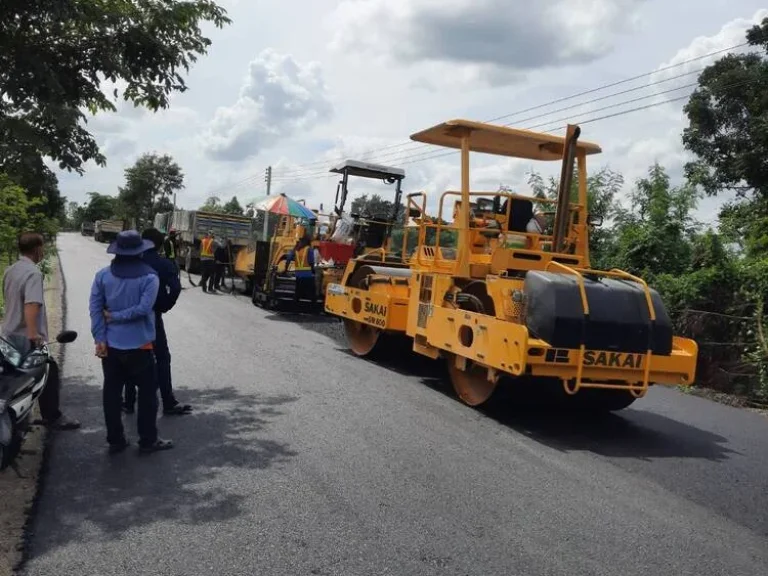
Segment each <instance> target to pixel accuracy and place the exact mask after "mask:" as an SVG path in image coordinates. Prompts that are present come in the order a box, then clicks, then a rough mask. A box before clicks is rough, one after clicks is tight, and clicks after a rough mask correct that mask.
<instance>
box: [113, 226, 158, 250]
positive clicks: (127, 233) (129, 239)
mask: <svg viewBox="0 0 768 576" xmlns="http://www.w3.org/2000/svg"><path fill="white" fill-rule="evenodd" d="M154 249H155V243H154V242H152V241H150V240H144V239H142V237H141V235H140V234H139V233H138V232H136V230H124V231H123V232H120V233H119V234H118V235H117V238H116V239H115V240H114V241H113V242H112V243H111V244H110V245H109V247H108V248H107V254H115V255H117V256H138V255H139V254H143V253H144V252H146V251H147V250H154Z"/></svg>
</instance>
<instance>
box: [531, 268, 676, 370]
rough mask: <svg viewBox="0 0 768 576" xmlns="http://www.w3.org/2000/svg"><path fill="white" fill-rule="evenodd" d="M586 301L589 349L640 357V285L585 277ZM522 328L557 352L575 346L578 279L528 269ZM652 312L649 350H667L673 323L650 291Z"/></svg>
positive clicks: (645, 318)
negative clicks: (653, 322)
mask: <svg viewBox="0 0 768 576" xmlns="http://www.w3.org/2000/svg"><path fill="white" fill-rule="evenodd" d="M584 286H585V289H586V293H587V302H588V303H589V317H588V319H587V322H586V333H585V342H584V343H585V345H586V347H587V349H590V350H611V351H616V352H634V353H644V352H646V351H647V350H648V332H649V327H650V325H649V316H650V315H649V312H648V305H647V303H646V302H647V301H646V299H645V292H644V291H643V288H642V286H640V285H639V284H637V283H636V282H632V281H630V280H627V281H625V280H617V279H613V278H605V277H595V278H589V277H588V276H585V277H584ZM524 289H525V295H526V302H527V304H526V325H527V326H528V330H529V331H530V333H531V334H532V335H533V336H535V337H537V338H541V339H542V340H544V341H546V342H548V343H549V344H550V345H551V346H554V347H556V348H578V347H579V346H580V344H581V335H582V321H583V319H584V315H583V308H582V304H581V295H580V293H579V285H578V280H577V278H576V277H575V276H574V275H572V274H560V273H552V272H539V271H530V272H528V273H527V274H526V275H525V288H524ZM651 299H652V301H653V306H654V309H655V312H656V322H655V325H654V330H653V340H652V350H653V353H654V354H660V355H665V356H666V355H669V354H670V353H671V351H672V322H671V321H670V319H669V315H668V314H667V310H666V307H665V306H664V303H663V302H662V301H661V296H659V293H658V292H656V290H654V289H652V288H651Z"/></svg>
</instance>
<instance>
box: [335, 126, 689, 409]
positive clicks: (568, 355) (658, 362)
mask: <svg viewBox="0 0 768 576" xmlns="http://www.w3.org/2000/svg"><path fill="white" fill-rule="evenodd" d="M579 131H580V130H579V128H578V127H577V126H569V127H568V132H567V134H566V137H565V138H563V137H558V136H553V135H550V134H542V133H535V132H530V131H525V130H518V129H513V128H506V127H502V126H496V125H491V124H484V123H478V122H472V121H467V120H451V121H448V122H444V123H442V124H438V125H436V126H433V127H431V128H429V129H427V130H424V131H421V132H418V133H416V134H413V135H412V136H411V139H412V140H414V141H417V142H424V143H428V144H433V145H437V146H444V147H448V148H455V149H459V150H460V151H461V190H460V191H447V192H445V193H443V194H442V196H441V197H440V201H439V209H438V217H437V218H436V219H431V218H428V217H427V216H426V213H425V208H426V196H425V195H424V194H423V193H417V194H410V195H408V197H407V204H406V219H408V217H409V216H411V217H414V219H415V220H416V222H417V223H418V228H417V230H418V246H417V249H416V252H415V254H414V255H413V257H412V258H410V261H409V262H408V263H406V262H405V261H404V262H403V263H402V264H401V265H399V266H398V265H393V264H391V263H389V262H387V263H386V264H384V263H382V265H376V263H374V262H371V256H370V255H369V256H367V257H365V258H358V259H356V260H354V261H350V262H349V264H348V266H347V268H346V270H345V273H344V277H343V278H342V281H341V282H340V283H339V284H331V285H329V286H328V289H327V293H326V300H325V307H326V310H327V311H328V312H329V313H331V314H335V315H337V316H340V317H341V318H342V319H343V321H344V325H345V331H346V333H347V339H348V342H349V344H350V347H351V348H352V350H353V351H354V352H355V353H356V354H358V355H361V356H365V355H368V354H370V353H371V352H373V351H374V349H375V347H376V345H377V343H378V342H379V336H380V335H381V334H382V333H385V332H388V333H394V334H398V333H399V334H404V335H407V336H408V337H410V338H411V339H412V340H413V350H414V351H415V352H417V353H419V354H423V355H425V356H428V357H430V358H439V357H444V358H446V359H447V360H448V369H449V373H450V376H451V379H452V381H453V385H454V388H455V389H456V392H457V393H458V395H459V397H460V398H461V399H462V400H463V401H464V402H466V403H467V404H470V405H478V404H481V403H483V402H485V401H486V400H487V399H488V398H489V397H490V396H491V394H492V393H493V391H494V389H495V387H496V385H497V382H498V381H499V377H500V376H503V375H506V376H518V377H519V376H532V377H540V378H554V379H559V380H560V381H561V382H562V385H563V388H564V390H565V392H566V393H567V394H568V395H575V394H577V393H579V392H580V391H582V390H584V389H593V390H595V391H598V390H602V391H608V390H613V391H621V392H623V393H624V394H621V395H620V396H621V399H620V400H619V401H615V400H614V401H612V402H609V403H608V404H607V406H609V407H608V409H618V408H623V407H624V406H626V405H628V404H630V403H631V402H632V400H634V399H635V398H639V397H642V396H644V395H645V393H646V392H647V390H648V387H649V386H650V385H652V384H655V383H659V384H667V385H690V384H692V383H693V381H694V377H695V372H696V359H697V355H698V347H697V344H696V342H694V341H693V340H690V339H686V338H681V337H677V336H674V337H673V342H672V351H671V354H669V355H658V354H656V355H654V354H653V353H652V351H651V350H650V349H649V350H647V351H646V353H645V354H637V353H619V352H612V351H607V350H588V349H586V348H585V346H584V344H582V345H581V346H580V347H579V348H578V349H555V348H553V347H552V346H550V345H549V344H548V343H547V342H545V341H543V340H541V339H538V338H535V337H533V336H532V335H530V334H529V332H528V328H527V327H526V324H525V322H524V320H522V314H523V310H524V306H523V304H522V301H521V299H520V298H519V296H520V295H521V294H522V290H523V282H524V280H523V278H522V277H519V276H518V277H516V276H513V275H510V274H509V272H510V271H520V272H521V273H524V272H525V271H528V270H538V271H547V272H556V273H562V274H569V275H573V276H574V277H575V278H576V281H577V283H578V287H579V293H580V297H581V304H582V308H583V310H582V311H583V313H584V315H585V318H586V317H587V316H588V315H589V301H588V299H587V293H586V290H585V280H584V277H585V275H589V276H591V277H594V276H598V277H607V278H614V279H619V280H624V281H629V282H635V283H637V284H638V285H639V286H640V288H641V289H642V290H643V291H644V293H645V301H646V303H647V306H648V316H649V318H650V321H651V324H653V323H654V322H655V320H656V310H655V308H654V303H653V298H652V295H651V292H650V289H649V288H648V286H647V284H646V283H645V281H643V280H642V279H641V278H637V277H635V276H633V275H631V274H628V273H626V272H624V271H621V270H610V271H598V270H593V269H592V268H591V265H590V259H589V242H588V235H589V227H590V218H589V215H588V213H587V156H588V155H592V154H597V153H600V152H601V149H600V147H599V146H598V145H596V144H593V143H589V142H584V141H578V134H579ZM470 152H482V153H487V154H494V155H500V156H508V157H516V158H525V159H529V160H542V161H558V160H559V161H561V162H562V174H561V186H560V194H559V198H558V199H557V200H556V201H553V200H545V199H541V198H534V197H523V196H519V195H516V194H510V193H505V192H472V191H470V185H469V182H470ZM574 161H575V164H576V166H577V168H578V171H577V174H578V182H577V187H576V189H577V194H576V198H570V195H571V194H570V190H571V179H572V176H573V165H574ZM480 196H484V197H488V196H498V197H501V198H504V199H506V200H508V202H507V206H508V207H507V210H506V213H504V214H499V213H494V214H482V213H481V214H480V216H481V217H480V218H477V216H478V215H477V214H475V215H474V217H471V216H472V215H471V214H470V204H471V200H472V198H473V197H480ZM450 197H454V198H455V199H457V200H458V202H457V210H456V213H455V218H454V222H453V223H451V224H443V222H444V220H443V214H444V213H445V210H444V208H445V205H446V201H447V200H448V199H449V198H450ZM515 198H518V199H521V198H523V199H525V200H529V201H532V202H534V203H547V202H549V203H554V204H555V205H556V206H557V207H558V208H559V209H558V210H557V211H556V217H555V223H554V233H553V234H552V235H545V234H534V233H527V232H526V233H520V232H514V234H513V235H514V236H515V237H517V240H518V244H517V246H513V245H511V244H512V243H507V242H506V238H504V236H505V235H504V234H500V230H499V229H498V228H499V226H498V224H499V223H502V224H503V222H504V221H505V218H506V219H507V220H508V219H509V218H510V209H511V206H512V202H511V200H512V199H515ZM491 220H495V221H496V224H495V225H493V226H491V225H490V224H489V222H490V221H491ZM483 222H485V224H483ZM429 229H433V230H434V231H435V232H434V237H435V242H434V243H432V244H429V245H428V244H427V243H426V241H425V240H426V236H427V230H429ZM444 230H451V231H454V233H455V234H456V235H457V236H458V243H457V246H456V248H455V249H447V248H445V247H442V246H440V245H439V239H440V233H441V231H444ZM406 240H407V239H406V238H404V239H403V243H404V250H403V256H404V258H405V254H406V253H405V243H406ZM519 240H522V241H523V243H524V244H523V245H522V246H521V245H520V243H519ZM462 298H464V299H465V304H464V305H462V304H461V303H460V300H461V299H462ZM466 303H468V304H466ZM626 393H628V394H626ZM598 395H600V394H598ZM603 396H610V397H612V398H618V396H619V395H617V394H615V393H612V394H603Z"/></svg>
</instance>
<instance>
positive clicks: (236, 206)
mask: <svg viewBox="0 0 768 576" xmlns="http://www.w3.org/2000/svg"><path fill="white" fill-rule="evenodd" d="M224 212H226V213H227V214H237V215H238V216H242V215H243V207H242V206H241V205H240V201H239V200H238V199H237V196H232V199H231V200H230V201H229V202H227V203H226V204H224Z"/></svg>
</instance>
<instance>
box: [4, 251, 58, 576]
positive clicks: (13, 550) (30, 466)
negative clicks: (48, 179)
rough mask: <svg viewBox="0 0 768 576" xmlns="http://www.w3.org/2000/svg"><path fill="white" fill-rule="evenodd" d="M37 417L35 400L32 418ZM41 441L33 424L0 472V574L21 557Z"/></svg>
mask: <svg viewBox="0 0 768 576" xmlns="http://www.w3.org/2000/svg"><path fill="white" fill-rule="evenodd" d="M51 264H52V269H53V273H52V274H51V276H50V277H49V278H48V281H47V283H46V289H45V299H46V300H45V301H46V307H47V311H48V333H49V335H50V336H53V335H55V334H56V333H57V332H58V331H59V330H61V327H62V312H63V311H62V284H61V269H60V268H59V261H58V258H56V257H53V258H52V260H51ZM57 352H58V350H57V351H55V353H57ZM39 417H40V415H39V413H38V411H37V404H35V408H34V413H33V416H32V419H33V420H35V419H37V418H39ZM44 443H45V430H44V429H43V428H42V427H41V426H33V427H32V430H31V431H30V433H29V434H28V435H27V438H26V441H25V442H24V446H23V448H22V454H21V455H20V456H19V458H18V459H17V466H16V469H15V470H14V469H13V468H8V469H6V470H4V471H2V472H0V495H2V498H0V576H10V575H11V574H12V573H13V568H14V567H15V566H16V565H17V564H18V562H19V560H21V554H22V537H23V534H24V526H25V524H26V521H27V516H28V514H29V512H30V510H31V507H32V503H33V501H34V499H35V493H36V491H37V482H38V477H39V473H40V467H41V465H42V462H43V449H44Z"/></svg>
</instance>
